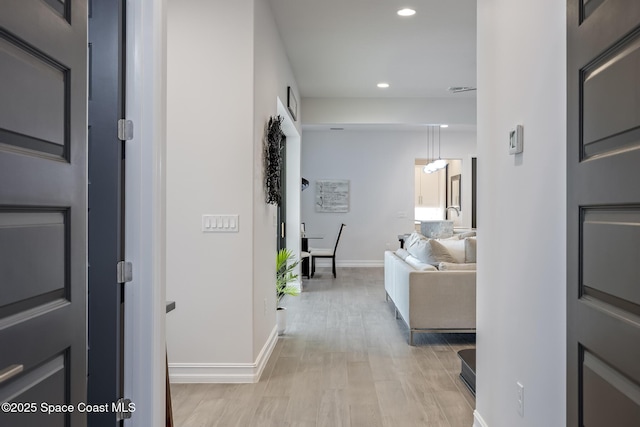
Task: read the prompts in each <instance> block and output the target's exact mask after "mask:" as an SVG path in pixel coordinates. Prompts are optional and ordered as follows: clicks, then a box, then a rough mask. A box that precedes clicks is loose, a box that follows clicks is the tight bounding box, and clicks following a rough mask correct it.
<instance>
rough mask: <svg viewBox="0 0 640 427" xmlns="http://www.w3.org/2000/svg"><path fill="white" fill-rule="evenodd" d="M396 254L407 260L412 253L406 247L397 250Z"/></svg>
mask: <svg viewBox="0 0 640 427" xmlns="http://www.w3.org/2000/svg"><path fill="white" fill-rule="evenodd" d="M396 255H397V256H398V258H400V259H402V260H405V259H407V257H408V256H410V255H411V254H410V253H409V251H407V250H406V249H403V248H399V249H398V250H396Z"/></svg>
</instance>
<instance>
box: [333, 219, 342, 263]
mask: <svg viewBox="0 0 640 427" xmlns="http://www.w3.org/2000/svg"><path fill="white" fill-rule="evenodd" d="M343 228H344V224H342V225H341V226H340V231H338V238H337V239H336V246H335V247H334V248H333V255H334V256H335V254H336V251H337V250H338V242H339V241H340V235H341V234H342V229H343Z"/></svg>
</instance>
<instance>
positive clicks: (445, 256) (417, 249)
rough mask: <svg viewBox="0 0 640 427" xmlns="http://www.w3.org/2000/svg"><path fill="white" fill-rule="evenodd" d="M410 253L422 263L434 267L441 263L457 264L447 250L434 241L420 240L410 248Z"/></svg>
mask: <svg viewBox="0 0 640 427" xmlns="http://www.w3.org/2000/svg"><path fill="white" fill-rule="evenodd" d="M408 251H409V253H410V254H411V255H413V256H414V257H416V258H418V259H419V260H420V261H422V262H424V263H427V264H431V265H433V266H436V265H438V264H439V263H441V262H456V259H455V258H454V257H453V256H451V254H450V253H449V251H448V250H447V248H446V247H444V246H443V245H442V244H441V243H439V242H438V241H437V240H434V239H431V240H418V241H417V242H415V243H414V244H413V245H411V246H410V247H409V249H408Z"/></svg>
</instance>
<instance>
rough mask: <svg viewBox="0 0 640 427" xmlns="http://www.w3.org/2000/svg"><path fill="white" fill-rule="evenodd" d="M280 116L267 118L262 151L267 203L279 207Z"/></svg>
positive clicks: (282, 135) (280, 163) (281, 134)
mask: <svg viewBox="0 0 640 427" xmlns="http://www.w3.org/2000/svg"><path fill="white" fill-rule="evenodd" d="M282 119H283V117H282V116H275V117H271V118H269V124H268V125H267V134H266V137H265V149H264V185H265V192H266V196H267V203H268V204H271V205H276V206H280V202H281V199H282V194H281V193H280V176H281V173H280V170H281V168H282V155H281V149H282V140H283V138H284V133H283V132H282V128H281V125H282Z"/></svg>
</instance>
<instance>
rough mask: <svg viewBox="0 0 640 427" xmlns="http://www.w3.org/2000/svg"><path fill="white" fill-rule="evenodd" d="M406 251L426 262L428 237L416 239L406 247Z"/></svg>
mask: <svg viewBox="0 0 640 427" xmlns="http://www.w3.org/2000/svg"><path fill="white" fill-rule="evenodd" d="M407 251H409V253H410V254H411V255H413V256H414V257H416V258H418V259H419V260H420V261H422V262H427V252H428V251H429V240H428V239H417V240H416V241H414V242H413V243H412V244H411V246H408V247H407Z"/></svg>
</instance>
